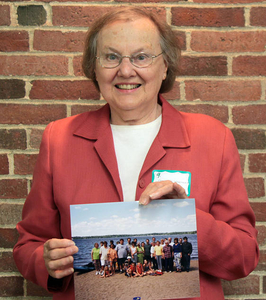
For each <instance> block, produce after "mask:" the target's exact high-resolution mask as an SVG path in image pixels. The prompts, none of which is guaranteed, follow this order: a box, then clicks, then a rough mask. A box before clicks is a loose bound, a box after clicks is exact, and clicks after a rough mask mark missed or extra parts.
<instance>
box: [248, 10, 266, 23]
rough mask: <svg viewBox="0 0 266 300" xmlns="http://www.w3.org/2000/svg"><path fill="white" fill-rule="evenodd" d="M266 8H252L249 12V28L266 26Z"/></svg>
mask: <svg viewBox="0 0 266 300" xmlns="http://www.w3.org/2000/svg"><path fill="white" fill-rule="evenodd" d="M265 16H266V7H252V8H251V10H250V25H251V26H264V27H265V26H266V17H265Z"/></svg>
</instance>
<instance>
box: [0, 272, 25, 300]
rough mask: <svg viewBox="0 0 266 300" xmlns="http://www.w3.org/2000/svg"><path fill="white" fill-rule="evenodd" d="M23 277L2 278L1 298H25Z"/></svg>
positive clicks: (0, 283)
mask: <svg viewBox="0 0 266 300" xmlns="http://www.w3.org/2000/svg"><path fill="white" fill-rule="evenodd" d="M23 282H24V279H23V277H18V276H10V277H0V286H1V289H0V297H16V296H24V291H23Z"/></svg>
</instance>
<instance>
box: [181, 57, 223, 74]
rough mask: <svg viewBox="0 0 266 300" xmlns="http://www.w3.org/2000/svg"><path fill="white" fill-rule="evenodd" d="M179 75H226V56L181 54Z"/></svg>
mask: <svg viewBox="0 0 266 300" xmlns="http://www.w3.org/2000/svg"><path fill="white" fill-rule="evenodd" d="M180 75H181V76H225V75H227V58H226V57H224V56H217V57H215V56H211V57H202V56H201V57H197V56H196V57H195V56H194V57H193V56H181V60H180Z"/></svg>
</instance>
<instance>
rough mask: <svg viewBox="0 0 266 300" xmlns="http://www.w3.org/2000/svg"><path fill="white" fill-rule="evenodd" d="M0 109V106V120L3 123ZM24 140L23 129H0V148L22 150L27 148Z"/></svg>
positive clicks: (24, 133) (24, 132)
mask: <svg viewBox="0 0 266 300" xmlns="http://www.w3.org/2000/svg"><path fill="white" fill-rule="evenodd" d="M1 109H2V107H1V105H0V119H1V122H2V123H3V121H4V118H2V116H1ZM7 123H8V122H7ZM26 138H27V137H26V131H25V130H24V129H0V148H2V149H20V150H24V149H26V147H27V144H26V143H27V142H26Z"/></svg>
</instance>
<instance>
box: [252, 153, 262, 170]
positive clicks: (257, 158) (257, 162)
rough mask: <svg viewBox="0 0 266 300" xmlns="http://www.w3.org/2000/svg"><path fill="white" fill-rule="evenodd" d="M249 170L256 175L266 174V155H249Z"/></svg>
mask: <svg viewBox="0 0 266 300" xmlns="http://www.w3.org/2000/svg"><path fill="white" fill-rule="evenodd" d="M249 170H250V172H254V173H266V153H254V154H249Z"/></svg>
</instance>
